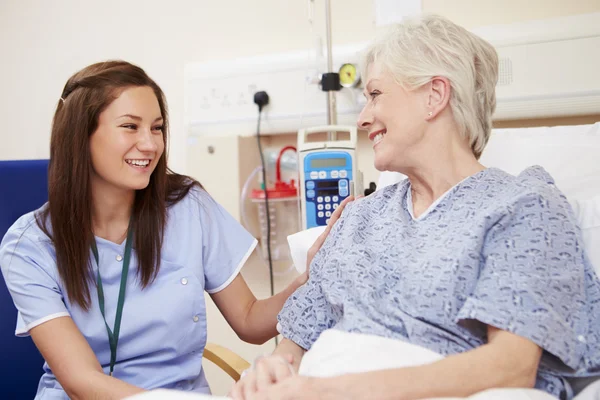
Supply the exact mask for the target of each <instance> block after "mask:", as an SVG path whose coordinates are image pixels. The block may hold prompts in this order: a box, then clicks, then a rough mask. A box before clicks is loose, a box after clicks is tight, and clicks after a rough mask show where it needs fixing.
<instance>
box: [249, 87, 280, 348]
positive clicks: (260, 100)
mask: <svg viewBox="0 0 600 400" xmlns="http://www.w3.org/2000/svg"><path fill="white" fill-rule="evenodd" d="M254 103H255V104H256V105H257V106H258V123H257V124H256V142H257V143H258V153H259V154H260V162H261V164H262V178H263V186H264V187H263V190H264V191H265V211H266V214H267V215H266V216H267V254H268V258H269V281H270V283H271V296H274V295H275V280H274V278H273V258H272V257H271V212H270V211H269V192H268V190H267V172H266V171H267V168H266V165H265V157H264V155H263V151H262V145H261V143H260V117H261V115H262V109H263V107H264V106H266V105H267V104H269V95H268V94H267V92H264V91H260V92H256V93H254ZM278 344H279V338H278V337H277V335H276V336H275V347H277V345H278Z"/></svg>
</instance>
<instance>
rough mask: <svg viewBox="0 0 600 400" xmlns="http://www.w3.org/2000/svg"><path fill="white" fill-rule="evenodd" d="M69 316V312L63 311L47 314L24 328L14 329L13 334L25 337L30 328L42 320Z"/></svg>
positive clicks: (39, 323)
mask: <svg viewBox="0 0 600 400" xmlns="http://www.w3.org/2000/svg"><path fill="white" fill-rule="evenodd" d="M70 316H71V314H69V313H68V312H65V311H62V312H58V313H55V314H50V315H47V316H45V317H44V318H40V319H38V320H35V321H33V322H32V323H30V324H27V325H26V326H25V327H24V328H21V329H16V330H15V335H16V336H18V337H27V336H29V331H30V330H32V329H33V328H35V327H36V326H38V325H41V324H43V323H44V322H48V321H50V320H52V319H55V318H59V317H70Z"/></svg>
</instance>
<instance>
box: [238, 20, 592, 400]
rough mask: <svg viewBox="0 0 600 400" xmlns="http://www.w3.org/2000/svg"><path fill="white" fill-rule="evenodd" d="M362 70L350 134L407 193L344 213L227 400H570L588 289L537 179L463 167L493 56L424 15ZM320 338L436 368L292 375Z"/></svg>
mask: <svg viewBox="0 0 600 400" xmlns="http://www.w3.org/2000/svg"><path fill="white" fill-rule="evenodd" d="M365 68H366V76H365V78H366V80H365V84H366V87H365V96H366V98H367V103H366V105H365V107H364V109H363V110H362V112H361V114H360V117H359V120H358V125H359V127H360V128H362V129H364V130H365V131H367V132H368V133H367V134H368V135H369V139H370V140H371V141H372V143H373V151H374V152H375V167H376V168H377V169H378V170H380V171H384V170H390V171H397V172H401V173H403V174H405V175H406V176H407V177H408V179H405V180H403V181H401V182H399V183H397V184H396V185H393V186H389V187H386V188H384V189H383V190H380V191H378V192H375V193H374V194H372V195H371V196H368V197H366V198H362V199H358V200H355V201H354V202H352V203H350V204H348V205H347V206H346V208H345V210H344V212H343V213H342V216H341V218H340V219H339V220H338V221H337V222H336V223H335V225H334V226H333V228H332V230H331V233H330V234H329V236H328V238H327V240H326V241H325V244H324V245H323V247H322V248H321V250H320V251H319V252H318V253H317V255H316V256H315V258H314V260H313V262H312V264H311V266H310V279H309V281H308V282H307V283H306V284H305V285H304V286H302V287H300V288H299V289H298V290H297V291H296V292H295V293H294V294H293V295H292V296H291V297H290V298H289V299H288V300H287V302H286V304H285V306H284V308H283V310H282V311H281V313H280V314H279V317H278V318H279V330H280V332H281V334H282V335H283V336H284V338H285V339H284V340H283V341H282V343H281V344H280V345H279V347H278V348H277V349H276V351H275V353H274V354H273V355H272V356H269V357H266V358H262V359H261V360H260V361H259V362H258V363H257V364H256V365H255V367H254V368H253V369H252V371H250V372H249V373H248V374H246V376H245V378H244V379H242V380H241V381H240V382H238V384H237V385H236V386H235V387H234V389H233V391H232V396H233V397H234V398H246V399H249V398H251V399H288V398H289V399H292V398H293V399H303V398H307V399H308V398H312V399H321V398H323V399H403V400H404V399H421V398H431V397H444V396H447V397H451V396H453V397H462V396H468V395H471V394H473V393H477V392H480V391H483V390H485V389H489V388H498V387H503V388H510V387H513V388H537V389H541V390H542V391H545V392H547V393H548V394H551V395H553V396H555V397H558V398H562V399H570V398H572V397H573V392H574V390H573V387H572V385H571V383H570V382H571V378H582V377H592V376H595V375H598V374H600V309H599V307H600V285H599V281H598V278H597V276H596V275H595V273H594V270H593V268H592V266H591V264H590V262H589V260H588V259H587V256H586V254H585V251H584V249H583V247H582V239H581V236H580V231H579V228H578V226H577V225H576V222H575V219H574V214H573V212H572V210H571V208H570V206H569V204H568V202H567V201H566V199H565V197H564V196H563V195H562V194H561V192H560V191H559V190H558V189H557V188H556V187H555V186H554V184H553V180H552V177H550V176H549V175H548V173H546V172H545V171H544V170H543V169H542V168H541V167H531V168H529V169H526V170H525V171H523V172H522V173H521V174H520V175H519V176H512V175H509V174H508V173H506V172H503V171H501V170H499V169H495V168H486V167H485V166H484V165H482V164H480V163H479V161H478V159H479V156H480V155H481V153H482V151H483V149H484V147H485V145H486V142H487V141H488V138H489V135H490V131H491V128H492V119H491V117H492V113H493V112H494V109H495V106H496V98H495V93H494V90H495V85H496V81H497V77H498V57H497V54H496V52H495V50H494V48H493V47H492V46H491V45H490V44H488V43H487V42H485V41H484V40H482V39H481V38H479V37H477V36H476V35H474V34H472V33H470V32H468V31H467V30H465V29H463V28H461V27H459V26H457V25H455V24H453V23H452V22H450V21H448V20H446V19H444V18H442V17H437V16H425V17H421V18H419V19H415V20H410V21H407V22H405V23H403V24H401V25H398V26H394V27H393V28H392V29H390V30H388V31H386V32H385V33H384V34H383V35H382V36H381V37H379V38H378V40H376V41H375V42H374V43H373V44H372V45H371V46H370V47H369V48H368V49H367V52H366V59H365ZM506 156H507V157H510V154H507V155H506ZM331 329H333V330H335V331H341V332H349V333H360V334H369V335H374V336H379V337H385V338H392V339H395V340H397V341H403V342H406V343H410V344H413V345H418V346H419V347H422V348H425V349H428V350H430V351H432V352H435V353H438V354H440V355H441V356H443V357H440V358H439V359H438V360H437V361H435V362H430V363H427V364H424V365H420V366H413V367H404V368H386V369H382V370H378V371H369V372H362V373H355V374H345V375H341V376H337V377H328V378H315V377H312V378H308V377H304V376H298V375H296V374H295V373H294V372H295V371H297V369H298V365H299V362H300V360H301V359H302V357H303V355H304V353H305V351H307V350H309V349H311V348H312V347H313V345H314V344H315V342H317V341H318V339H319V337H320V336H321V334H322V333H323V332H325V331H326V330H331ZM309 354H310V353H309ZM356 362H357V363H360V360H357V361H356ZM286 363H288V364H289V365H286Z"/></svg>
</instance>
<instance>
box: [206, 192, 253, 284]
mask: <svg viewBox="0 0 600 400" xmlns="http://www.w3.org/2000/svg"><path fill="white" fill-rule="evenodd" d="M198 197H199V202H200V204H199V207H200V221H201V226H202V262H203V265H204V279H205V290H206V291H207V292H208V293H217V292H220V291H221V290H223V289H225V288H226V287H227V286H228V285H229V284H230V283H231V282H232V281H233V280H234V279H235V277H236V276H237V275H238V273H239V272H240V270H241V269H242V267H243V266H244V263H245V262H246V260H248V258H249V257H250V255H251V254H252V252H253V251H254V248H255V247H256V244H257V243H258V242H257V240H256V239H255V238H254V237H253V236H252V235H251V234H250V233H249V232H248V231H246V229H244V227H243V226H242V225H241V224H240V223H239V222H237V221H236V220H235V219H234V218H233V217H232V216H231V214H229V213H228V212H227V211H226V210H225V209H224V208H223V207H222V206H221V205H220V204H218V203H217V202H216V201H215V200H214V199H213V198H212V197H211V196H210V195H209V194H208V193H207V192H206V191H204V190H202V189H200V190H199V191H198Z"/></svg>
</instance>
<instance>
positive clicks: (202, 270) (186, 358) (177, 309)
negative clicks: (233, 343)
mask: <svg viewBox="0 0 600 400" xmlns="http://www.w3.org/2000/svg"><path fill="white" fill-rule="evenodd" d="M35 213H36V212H32V213H29V214H26V215H24V216H22V217H21V218H20V219H19V220H17V221H16V222H15V224H14V225H13V226H12V227H11V228H10V229H9V231H8V232H7V234H6V236H5V237H4V239H3V240H2V243H1V244H0V267H1V268H2V274H3V276H4V279H5V281H6V285H7V287H8V289H9V291H10V293H11V295H12V298H13V301H14V303H15V305H16V307H17V309H18V319H17V327H16V335H17V336H28V335H29V331H30V330H31V329H32V328H34V327H36V326H38V325H40V324H42V323H44V322H46V321H49V320H51V319H54V318H58V317H63V316H68V317H71V318H72V319H73V321H74V322H75V324H76V325H77V327H78V328H79V330H80V331H81V333H82V334H83V336H84V337H85V338H86V340H87V341H88V343H89V345H90V346H91V348H92V350H93V351H94V353H95V354H96V357H97V358H98V361H99V362H100V364H101V365H102V367H103V369H104V371H105V372H106V373H107V374H108V373H109V366H110V357H111V351H110V346H109V339H108V334H107V330H106V325H105V323H104V319H103V318H102V314H101V312H100V308H99V303H98V293H97V290H96V285H94V284H91V285H90V298H91V307H90V309H89V310H88V311H84V310H82V309H81V308H80V307H79V306H77V305H76V304H73V303H71V302H70V301H69V299H68V297H67V295H66V291H65V289H64V285H63V284H62V282H61V279H60V278H59V275H58V270H57V267H56V254H55V250H54V246H53V245H52V242H51V240H50V238H49V237H48V236H46V234H44V232H43V231H42V230H41V229H40V228H39V227H38V225H37V223H36V220H35ZM167 218H168V219H167V225H166V228H165V235H164V242H163V248H162V254H161V262H160V271H159V273H158V275H157V277H156V279H155V281H154V282H153V283H151V284H150V285H149V286H148V287H146V288H145V289H142V288H141V286H140V283H139V279H138V273H137V269H138V262H137V257H136V252H135V249H133V251H132V254H131V263H130V268H129V274H128V278H127V289H126V295H125V302H124V308H123V316H122V322H121V329H120V335H119V341H118V353H117V354H118V355H117V360H116V364H115V367H114V373H113V376H114V377H115V378H118V379H121V380H123V381H125V382H128V383H130V384H133V385H136V386H139V387H142V388H145V389H153V388H170V389H179V390H185V391H194V392H199V393H210V389H209V386H208V383H207V381H206V378H205V376H204V371H203V369H202V354H203V351H204V346H205V345H206V335H207V331H206V304H205V301H204V292H205V291H206V292H208V293H217V292H219V291H221V290H223V289H224V288H225V287H227V285H229V284H230V283H231V281H233V279H234V278H235V277H236V276H237V275H238V273H239V271H240V269H241V268H242V266H243V265H244V263H245V262H246V260H247V259H248V257H249V256H250V254H251V253H252V252H253V250H254V248H255V247H256V244H257V241H256V239H255V238H254V237H253V236H252V235H250V234H249V233H248V232H247V231H246V230H245V229H244V228H243V227H242V226H241V225H240V224H239V223H238V222H237V221H236V220H235V219H234V218H233V217H232V216H231V215H230V214H228V213H227V211H225V209H224V208H223V207H221V206H220V205H219V204H218V203H217V202H215V201H214V199H212V198H211V197H210V196H209V195H208V194H207V193H206V192H205V191H204V190H203V189H199V188H193V189H192V190H190V192H189V193H188V195H187V196H186V197H185V198H184V199H182V200H181V201H180V202H179V203H177V204H175V205H173V206H171V207H170V208H169V209H168V211H167ZM96 244H97V248H98V256H99V265H100V275H101V277H102V286H103V289H104V301H105V312H106V321H107V323H108V325H109V326H110V328H111V329H112V328H113V323H114V321H115V313H116V307H117V299H118V296H119V286H120V283H121V270H122V268H123V259H124V251H125V241H124V242H123V243H121V244H116V243H113V242H110V241H107V240H104V239H102V238H99V237H96ZM90 260H91V264H92V266H93V276H94V277H96V276H97V273H98V270H97V268H98V264H96V262H95V261H94V257H93V255H92V251H91V250H90ZM36 399H68V396H67V394H66V393H65V391H64V390H63V388H62V387H61V385H60V383H59V382H58V381H57V379H56V377H55V376H54V374H53V373H52V371H51V370H50V368H49V367H48V364H45V365H44V375H43V376H42V377H41V379H40V384H39V387H38V392H37V396H36Z"/></svg>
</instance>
